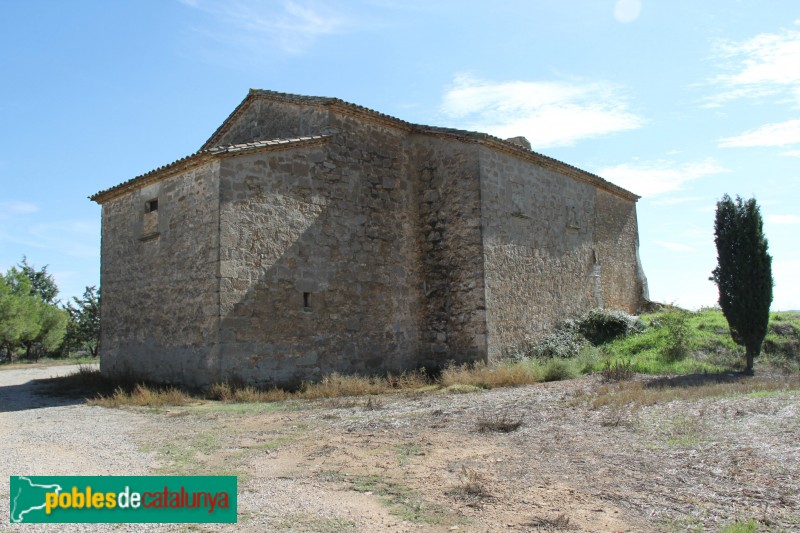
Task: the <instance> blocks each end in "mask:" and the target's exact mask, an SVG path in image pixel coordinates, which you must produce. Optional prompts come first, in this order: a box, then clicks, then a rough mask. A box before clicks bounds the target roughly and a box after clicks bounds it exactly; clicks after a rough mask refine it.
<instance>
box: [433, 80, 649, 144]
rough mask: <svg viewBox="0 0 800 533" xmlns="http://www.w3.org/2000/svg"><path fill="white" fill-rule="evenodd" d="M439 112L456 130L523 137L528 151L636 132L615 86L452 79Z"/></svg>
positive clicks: (639, 121) (638, 120)
mask: <svg viewBox="0 0 800 533" xmlns="http://www.w3.org/2000/svg"><path fill="white" fill-rule="evenodd" d="M441 111H442V113H444V114H445V115H447V116H448V117H449V119H450V120H454V119H455V120H456V121H459V122H460V127H463V128H466V129H471V130H477V131H484V132H487V133H490V134H492V135H496V136H498V137H501V138H509V137H516V136H518V135H524V136H525V137H527V138H528V140H529V141H530V142H531V145H532V146H533V148H534V149H535V150H536V149H542V148H549V147H553V146H568V145H571V144H574V143H575V142H576V141H578V140H580V139H587V138H592V137H599V136H602V135H607V134H609V133H614V132H618V131H626V130H632V129H636V128H640V127H641V126H642V125H643V124H644V119H642V118H641V117H639V116H638V115H635V114H633V113H631V112H630V111H628V109H627V105H626V103H625V98H624V97H623V96H622V94H621V91H620V90H619V88H617V87H616V86H613V85H611V84H608V83H601V82H593V83H592V82H588V83H566V82H547V81H541V82H532V81H509V82H493V81H486V80H479V79H475V78H473V77H471V76H465V75H461V76H456V78H455V79H454V81H453V85H452V86H451V87H450V88H449V89H448V90H447V91H446V93H445V94H444V97H443V100H442V104H441Z"/></svg>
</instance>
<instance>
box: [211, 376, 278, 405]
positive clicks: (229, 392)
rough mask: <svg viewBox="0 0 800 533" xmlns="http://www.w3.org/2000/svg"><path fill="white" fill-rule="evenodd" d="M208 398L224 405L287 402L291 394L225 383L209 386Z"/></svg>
mask: <svg viewBox="0 0 800 533" xmlns="http://www.w3.org/2000/svg"><path fill="white" fill-rule="evenodd" d="M208 397H209V398H210V399H212V400H218V401H221V402H225V403H256V402H280V401H283V400H288V399H289V398H291V394H290V393H288V392H286V391H285V390H283V389H278V388H272V389H267V390H261V389H258V388H256V387H251V386H244V385H237V384H232V383H230V382H227V381H226V382H222V383H215V384H213V385H211V387H209V389H208Z"/></svg>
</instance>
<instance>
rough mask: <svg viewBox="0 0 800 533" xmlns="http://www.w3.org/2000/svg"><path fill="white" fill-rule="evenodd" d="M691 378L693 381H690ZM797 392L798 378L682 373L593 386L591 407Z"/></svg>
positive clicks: (798, 387) (799, 378)
mask: <svg viewBox="0 0 800 533" xmlns="http://www.w3.org/2000/svg"><path fill="white" fill-rule="evenodd" d="M692 379H694V381H693V380H692ZM784 391H800V377H798V376H792V377H782V378H769V377H758V378H752V377H742V376H735V375H719V376H714V375H712V376H692V377H689V376H685V377H683V378H672V379H657V380H654V381H650V382H645V381H629V382H623V383H616V384H610V385H604V386H602V387H600V388H598V389H597V392H596V396H595V398H594V399H593V400H592V407H593V408H595V409H597V408H599V407H602V406H604V405H611V406H615V407H621V406H624V405H628V404H633V405H655V404H658V403H667V402H671V401H675V400H699V399H702V398H713V397H722V396H743V395H748V394H758V393H765V394H767V393H772V392H784Z"/></svg>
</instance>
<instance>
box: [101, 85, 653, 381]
mask: <svg viewBox="0 0 800 533" xmlns="http://www.w3.org/2000/svg"><path fill="white" fill-rule="evenodd" d="M92 199H93V200H94V201H96V202H98V203H99V204H101V205H102V207H103V214H102V267H101V282H102V289H103V306H102V316H101V322H102V328H101V341H100V346H101V348H100V354H101V369H102V371H103V373H104V374H106V375H114V374H121V373H126V374H132V375H135V376H137V377H139V378H143V379H148V380H153V381H158V382H171V383H181V384H186V385H198V386H203V385H208V384H210V383H213V382H216V381H221V380H225V379H241V380H242V381H244V382H246V383H252V384H257V385H286V384H295V383H297V382H299V381H300V380H314V379H318V378H320V377H322V376H323V375H325V374H328V373H331V372H334V371H337V372H343V373H353V372H357V373H367V374H378V373H384V372H397V371H401V370H404V369H411V368H418V367H422V366H424V367H427V368H439V367H442V366H444V365H446V364H448V363H449V362H451V361H453V362H456V363H462V362H472V361H486V362H492V361H495V360H497V359H499V358H501V357H503V355H504V354H506V353H508V351H510V350H513V349H515V348H516V347H517V346H519V345H520V344H521V343H523V342H525V341H526V340H528V339H531V338H536V337H537V336H540V335H542V334H543V333H544V332H546V331H547V330H548V328H550V327H552V326H553V325H554V324H555V323H556V322H558V321H559V320H561V319H563V318H566V317H569V316H573V315H575V314H578V313H580V312H582V311H585V310H587V309H589V308H593V307H605V308H610V309H619V310H623V311H627V312H634V311H636V309H637V308H638V306H639V305H640V303H642V301H643V299H644V298H645V297H646V290H647V289H646V281H645V278H644V275H643V273H642V269H641V265H640V262H639V258H638V231H637V222H636V200H637V199H638V197H637V196H636V195H634V194H632V193H630V192H628V191H626V190H624V189H622V188H620V187H618V186H616V185H614V184H612V183H609V182H607V181H605V180H603V179H601V178H600V177H598V176H596V175H593V174H591V173H589V172H585V171H583V170H580V169H578V168H575V167H573V166H570V165H567V164H565V163H562V162H560V161H556V160H554V159H551V158H549V157H546V156H543V155H540V154H538V153H535V152H533V151H531V149H530V145H529V144H528V143H527V141H526V140H525V139H524V138H514V139H509V140H507V141H504V140H501V139H498V138H495V137H492V136H490V135H487V134H483V133H474V132H466V131H460V130H453V129H446V128H438V127H430V126H422V125H417V124H410V123H407V122H404V121H402V120H399V119H397V118H393V117H390V116H387V115H384V114H381V113H378V112H376V111H372V110H370V109H366V108H364V107H361V106H357V105H354V104H350V103H347V102H343V101H342V100H339V99H336V98H320V97H308V96H297V95H289V94H283V93H276V92H271V91H263V90H251V91H250V92H249V94H248V95H247V97H246V98H245V99H244V100H243V101H242V103H241V104H239V106H238V107H237V108H236V109H235V110H234V111H233V113H232V114H231V115H230V116H229V117H228V118H227V120H225V122H224V123H223V124H222V125H221V126H220V127H219V129H218V130H217V131H216V132H215V133H214V134H213V135H212V136H211V138H210V139H209V140H208V141H207V142H206V143H205V144H204V145H203V146H202V147H201V148H200V150H199V151H198V152H196V153H194V154H192V155H190V156H188V157H185V158H183V159H179V160H178V161H175V162H174V163H171V164H169V165H166V166H163V167H161V168H158V169H156V170H153V171H151V172H148V173H146V174H143V175H141V176H138V177H136V178H133V179H132V180H130V181H127V182H124V183H122V184H120V185H117V186H115V187H112V188H110V189H107V190H104V191H101V192H98V193H97V194H95V195H94V196H92Z"/></svg>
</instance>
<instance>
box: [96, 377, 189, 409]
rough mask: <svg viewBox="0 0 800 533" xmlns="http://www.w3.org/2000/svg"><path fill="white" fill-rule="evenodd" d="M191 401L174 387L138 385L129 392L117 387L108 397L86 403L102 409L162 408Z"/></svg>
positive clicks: (100, 397)
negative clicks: (128, 406)
mask: <svg viewBox="0 0 800 533" xmlns="http://www.w3.org/2000/svg"><path fill="white" fill-rule="evenodd" d="M192 400H193V399H192V398H191V397H190V396H189V395H188V394H186V393H185V392H183V391H182V390H180V389H176V388H175V387H166V388H154V387H149V386H147V385H143V384H141V383H140V384H138V385H136V386H135V387H134V388H133V390H131V391H127V390H125V389H123V388H122V387H117V389H116V390H115V391H114V393H113V394H111V395H110V396H98V397H97V398H94V399H92V400H89V401H88V402H87V403H88V404H89V405H99V406H102V407H121V406H123V405H135V406H139V407H163V406H165V405H184V404H186V403H190V402H191V401H192Z"/></svg>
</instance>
